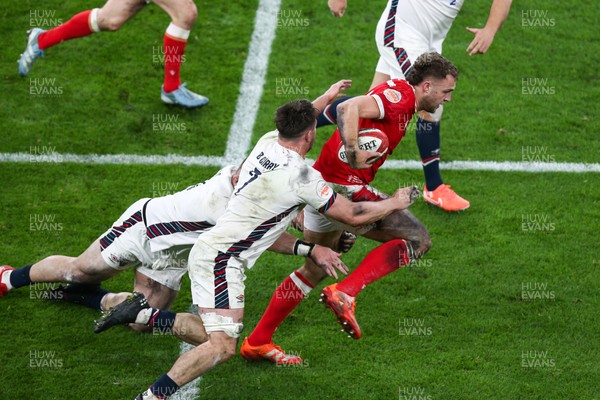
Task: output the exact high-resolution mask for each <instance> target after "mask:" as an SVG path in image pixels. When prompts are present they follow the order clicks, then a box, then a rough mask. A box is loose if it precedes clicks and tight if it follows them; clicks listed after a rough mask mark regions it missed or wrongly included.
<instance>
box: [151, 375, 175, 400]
mask: <svg viewBox="0 0 600 400" xmlns="http://www.w3.org/2000/svg"><path fill="white" fill-rule="evenodd" d="M150 390H151V391H152V394H154V395H155V396H156V397H158V398H159V399H162V398H165V397H169V396H171V395H173V394H174V393H175V392H176V391H178V390H179V386H178V385H177V384H176V383H175V381H173V379H171V378H170V377H169V375H167V374H164V375H163V376H161V377H160V378H158V380H157V381H156V382H154V383H153V384H152V386H150Z"/></svg>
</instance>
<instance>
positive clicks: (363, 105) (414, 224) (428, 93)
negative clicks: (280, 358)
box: [240, 53, 458, 363]
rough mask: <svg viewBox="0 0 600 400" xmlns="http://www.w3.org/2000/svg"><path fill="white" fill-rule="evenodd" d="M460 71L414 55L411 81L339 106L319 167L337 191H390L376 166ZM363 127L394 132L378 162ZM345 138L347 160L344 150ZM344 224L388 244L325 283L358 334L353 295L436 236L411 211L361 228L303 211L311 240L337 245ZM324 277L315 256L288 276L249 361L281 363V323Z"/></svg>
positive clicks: (332, 303)
mask: <svg viewBox="0 0 600 400" xmlns="http://www.w3.org/2000/svg"><path fill="white" fill-rule="evenodd" d="M457 76H458V71H457V69H456V67H455V66H454V65H453V64H452V63H451V62H450V61H448V60H447V59H445V58H444V57H442V56H441V55H440V54H438V53H425V54H423V55H421V56H420V57H419V58H418V59H417V60H416V61H415V63H414V66H413V70H412V73H411V75H409V77H408V81H405V80H400V79H394V80H390V81H388V82H386V83H384V84H382V85H379V86H377V87H376V88H374V89H373V90H371V91H369V92H368V93H367V94H366V95H364V96H358V97H354V98H352V99H350V100H348V101H345V102H343V103H341V104H340V105H339V106H338V107H337V121H338V129H336V131H335V132H334V133H333V135H332V136H331V138H330V139H329V140H328V141H327V142H326V143H325V145H324V146H323V149H322V151H321V154H320V155H319V157H318V158H317V161H316V162H315V165H314V168H315V169H316V170H317V171H319V172H320V173H321V174H322V175H323V178H324V179H325V180H327V182H328V183H329V184H330V185H331V186H332V187H333V189H334V190H335V191H336V192H338V193H340V194H342V195H344V196H346V197H347V198H348V199H350V200H351V201H352V202H354V204H361V202H363V201H367V200H369V201H382V200H383V199H386V198H388V197H389V196H388V195H386V194H385V193H382V192H380V191H379V190H377V189H375V188H374V187H372V186H371V185H370V184H371V182H372V181H373V180H374V179H375V175H376V174H377V171H378V170H379V168H380V167H381V166H382V165H383V164H384V162H385V160H386V158H387V156H388V155H389V154H390V153H391V152H392V151H393V150H394V148H395V147H396V146H397V145H398V144H399V143H400V141H401V140H402V138H403V137H404V134H405V129H406V126H407V125H408V123H409V121H410V120H411V118H412V117H413V115H414V114H415V112H418V111H420V110H425V111H432V110H436V109H437V108H438V107H439V106H440V105H441V104H442V103H444V102H447V101H450V99H451V96H452V91H453V90H454V88H455V85H456V79H457ZM365 128H377V129H380V130H381V131H383V132H385V133H386V134H387V137H388V139H389V151H387V152H386V153H385V154H383V156H382V157H381V158H380V159H379V160H377V161H375V162H374V163H372V164H369V163H367V160H368V159H369V158H371V157H373V156H375V155H378V154H377V153H373V152H370V151H364V150H361V149H360V148H359V147H358V139H357V137H358V131H359V130H361V129H365ZM342 144H343V145H344V146H345V149H346V154H347V161H348V162H344V161H342V160H341V159H340V157H339V156H338V149H339V148H340V146H341V145H342ZM345 229H348V230H350V231H353V232H354V233H357V234H359V235H362V236H364V237H366V238H369V239H372V240H375V241H378V242H381V243H383V244H382V245H380V246H379V247H377V248H375V249H374V250H372V251H371V252H370V253H369V254H368V255H367V257H366V258H365V259H364V260H363V261H362V262H361V263H360V265H358V267H357V268H356V269H355V270H354V271H352V273H351V274H350V275H348V276H347V277H346V278H345V279H344V280H342V281H341V282H339V283H337V284H333V285H330V286H327V287H326V288H325V289H324V290H323V292H322V298H323V300H324V301H325V303H326V305H328V306H329V307H330V308H331V309H332V310H333V311H334V313H335V314H336V315H337V318H338V321H340V323H342V326H343V328H344V330H345V331H346V332H347V333H348V334H349V335H350V336H352V337H353V338H355V339H358V338H360V337H361V330H360V327H359V325H358V322H357V321H356V317H355V315H354V308H355V305H356V302H355V297H356V296H357V295H358V293H359V292H360V291H361V290H362V289H364V288H365V287H367V286H368V285H370V284H371V283H373V282H375V281H376V280H378V279H380V278H382V277H384V276H385V275H387V274H389V273H391V272H393V271H396V270H397V269H399V268H400V267H402V266H404V265H406V264H408V263H409V262H410V261H412V260H415V259H416V258H418V257H421V256H423V254H425V252H427V251H428V250H429V247H430V246H431V239H430V237H429V233H428V232H427V229H426V228H425V227H424V226H423V224H421V222H419V220H417V218H415V217H414V216H413V215H412V214H411V213H410V212H409V211H408V210H398V211H396V212H394V213H392V214H391V215H387V216H385V217H384V218H381V219H379V220H377V221H374V222H373V223H371V224H368V225H364V226H361V227H359V228H352V227H347V226H345V225H343V224H339V223H337V222H335V221H332V220H331V219H330V218H328V215H327V214H325V215H324V214H322V213H319V212H318V211H317V210H316V209H315V208H314V207H310V206H309V207H306V209H305V210H304V238H305V239H306V240H308V241H311V242H315V243H319V244H321V245H323V246H330V247H333V246H334V244H335V243H336V242H337V240H339V238H340V235H341V234H342V231H343V230H345ZM324 278H325V275H324V274H323V273H321V272H320V271H319V269H318V268H316V266H315V265H313V263H312V262H311V261H310V260H306V262H305V264H304V265H303V266H302V267H301V268H300V269H298V270H297V271H294V272H293V273H292V274H291V275H290V276H289V277H288V278H286V280H285V281H283V283H282V284H281V285H280V286H279V287H278V288H277V289H276V290H275V293H274V294H273V297H272V299H271V302H270V303H269V306H268V307H267V309H266V311H265V313H264V315H263V316H262V318H261V319H260V321H259V322H258V324H257V326H256V328H254V331H252V333H251V334H250V335H249V336H248V337H247V338H246V339H245V340H244V342H243V344H242V347H241V350H240V353H241V354H242V356H243V357H244V358H246V359H248V360H256V359H261V358H264V359H266V360H269V361H272V362H277V360H276V359H274V358H273V357H272V356H271V355H270V349H271V348H272V347H273V346H274V344H273V342H272V337H273V334H274V332H275V330H276V329H277V327H278V326H279V325H280V324H281V323H282V322H283V320H284V319H285V318H286V317H287V316H288V315H289V314H290V313H291V312H292V310H294V308H295V307H296V306H297V305H298V304H300V302H301V301H302V299H303V298H304V297H305V296H306V295H307V294H308V293H309V292H310V291H311V289H312V288H313V287H315V285H317V284H318V283H319V282H321V281H322V280H323V279H324ZM290 358H291V361H290V362H294V363H302V359H301V358H300V357H297V356H293V357H292V356H290Z"/></svg>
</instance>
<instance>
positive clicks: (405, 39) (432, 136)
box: [329, 0, 512, 211]
mask: <svg viewBox="0 0 600 400" xmlns="http://www.w3.org/2000/svg"><path fill="white" fill-rule="evenodd" d="M463 1H464V0H452V1H451V0H448V1H441V0H402V1H398V0H388V2H387V5H386V7H385V9H384V10H383V13H382V14H381V17H380V19H379V22H378V23H377V32H376V34H375V42H376V45H377V49H378V50H379V61H378V62H377V66H376V68H375V75H374V77H373V82H372V83H371V89H373V88H374V87H376V86H378V85H380V84H382V83H384V82H386V81H388V80H390V79H406V77H407V76H408V75H409V74H410V70H411V68H412V64H414V62H415V60H416V59H417V57H418V56H419V55H421V54H423V53H425V52H429V51H436V52H438V53H441V52H442V44H443V43H444V40H445V39H446V35H447V34H448V31H449V30H450V27H451V26H452V23H453V22H454V19H455V18H456V16H457V15H458V12H459V11H460V9H461V7H462V5H463ZM511 3H512V1H511V0H493V1H492V6H491V8H490V12H489V16H488V19H487V22H486V24H485V26H484V27H483V28H481V29H477V28H467V30H468V31H469V32H471V33H472V34H473V35H474V38H473V40H472V41H471V43H470V44H469V45H468V46H467V49H466V50H467V52H468V53H469V56H473V55H475V54H484V53H485V52H487V50H488V49H489V47H490V46H491V44H492V42H493V41H494V37H495V36H496V33H498V31H499V30H500V27H501V26H502V24H503V23H504V21H505V20H506V18H507V17H508V13H509V11H510V6H511ZM346 7H347V0H330V1H329V8H330V10H331V12H332V13H333V15H335V16H337V17H341V16H343V14H344V11H345V10H346ZM332 106H333V107H335V106H336V105H332ZM442 112H443V107H442V106H440V107H439V108H438V109H437V110H434V111H426V110H421V111H419V115H418V119H417V134H416V135H415V137H416V139H417V147H418V148H419V153H420V156H421V162H422V164H423V172H424V175H425V187H424V188H423V199H424V200H425V201H426V202H427V203H429V204H433V205H436V206H438V207H440V208H442V209H443V210H446V211H461V210H465V209H467V208H468V207H469V205H470V203H469V202H468V201H467V200H465V199H463V198H462V197H460V196H459V195H458V194H456V192H454V190H452V189H451V188H450V185H446V184H444V181H443V179H442V175H441V172H440V143H441V141H440V124H441V119H442ZM332 123H335V122H334V120H333V121H332Z"/></svg>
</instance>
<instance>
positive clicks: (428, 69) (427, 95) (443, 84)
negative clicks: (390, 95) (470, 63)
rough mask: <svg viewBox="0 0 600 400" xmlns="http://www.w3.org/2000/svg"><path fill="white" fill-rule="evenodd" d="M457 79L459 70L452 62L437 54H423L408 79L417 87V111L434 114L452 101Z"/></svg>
mask: <svg viewBox="0 0 600 400" xmlns="http://www.w3.org/2000/svg"><path fill="white" fill-rule="evenodd" d="M457 79H458V69H457V68H456V66H454V64H452V62H451V61H450V60H448V59H446V58H444V57H443V56H442V55H441V54H439V53H436V52H431V53H423V54H421V55H420V56H419V57H418V58H417V60H416V61H415V62H414V64H413V65H412V69H411V71H410V72H409V73H408V76H407V77H406V80H407V81H408V83H410V84H411V85H412V86H413V87H415V95H416V96H417V107H418V110H417V111H420V110H424V111H428V112H430V113H433V112H435V110H436V109H437V108H438V107H439V106H440V105H442V104H443V103H445V102H448V101H450V99H451V97H452V91H453V90H454V88H455V87H456V80H457Z"/></svg>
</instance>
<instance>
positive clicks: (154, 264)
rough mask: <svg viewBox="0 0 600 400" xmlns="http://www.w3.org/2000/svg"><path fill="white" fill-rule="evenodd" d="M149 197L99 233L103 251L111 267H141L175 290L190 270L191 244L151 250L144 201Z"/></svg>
mask: <svg viewBox="0 0 600 400" xmlns="http://www.w3.org/2000/svg"><path fill="white" fill-rule="evenodd" d="M149 200H150V199H141V200H138V201H136V202H135V203H133V204H132V205H131V206H130V207H129V208H128V209H127V210H126V211H125V212H124V213H123V214H122V215H121V216H120V217H119V219H117V220H116V221H115V223H114V224H113V226H112V227H111V228H110V229H108V230H107V231H106V232H105V233H104V234H103V235H102V236H100V254H101V255H102V259H103V260H104V262H106V263H107V264H108V265H109V266H110V267H112V268H114V269H117V270H121V271H122V270H125V269H128V268H132V267H137V268H138V271H140V272H141V273H143V274H144V275H146V276H147V277H149V278H151V279H153V280H155V281H156V282H158V283H160V284H162V285H164V286H166V287H168V288H170V289H173V290H179V288H180V286H181V279H182V278H183V275H184V274H185V272H186V270H187V258H188V254H189V252H190V247H189V246H175V247H172V248H169V249H167V250H163V251H157V252H152V250H151V249H150V241H149V239H148V236H147V235H146V224H145V223H144V220H143V208H144V205H145V204H146V203H147V202H148V201H149Z"/></svg>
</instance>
